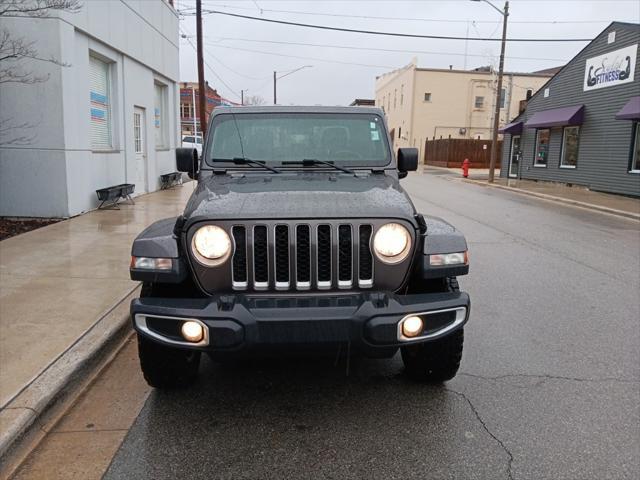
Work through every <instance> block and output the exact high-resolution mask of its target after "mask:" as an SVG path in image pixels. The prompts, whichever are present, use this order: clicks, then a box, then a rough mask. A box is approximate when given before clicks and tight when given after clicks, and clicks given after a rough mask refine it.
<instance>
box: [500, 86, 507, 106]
mask: <svg viewBox="0 0 640 480" xmlns="http://www.w3.org/2000/svg"><path fill="white" fill-rule="evenodd" d="M506 100H507V89H506V88H502V89H500V108H504V105H505V102H506Z"/></svg>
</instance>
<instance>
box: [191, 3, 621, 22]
mask: <svg viewBox="0 0 640 480" xmlns="http://www.w3.org/2000/svg"><path fill="white" fill-rule="evenodd" d="M208 5H210V6H211V7H213V8H230V9H235V10H254V8H251V7H243V6H237V5H225V4H208ZM187 10H193V7H187V8H185V9H182V10H180V12H181V13H182V12H185V11H187ZM260 11H261V12H269V13H286V14H293V15H309V16H317V17H338V18H359V19H370V20H385V21H395V20H398V21H410V22H435V23H467V22H471V21H472V20H460V19H441V18H423V17H384V16H377V15H350V14H346V13H325V12H304V11H301V10H280V9H273V8H260ZM474 21H475V22H476V23H490V24H494V23H497V24H500V23H501V22H500V21H496V20H474ZM509 23H511V24H513V23H522V24H598V23H599V24H602V23H610V21H609V20H510V21H509Z"/></svg>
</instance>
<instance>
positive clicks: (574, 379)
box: [458, 372, 640, 388]
mask: <svg viewBox="0 0 640 480" xmlns="http://www.w3.org/2000/svg"><path fill="white" fill-rule="evenodd" d="M458 375H464V376H466V377H472V378H479V379H482V380H493V381H496V382H500V380H503V379H507V378H538V379H540V381H538V382H536V383H535V384H533V385H531V387H539V386H540V385H542V384H543V383H544V382H546V381H547V380H564V381H571V382H585V383H601V382H617V383H626V384H634V383H635V384H640V380H631V379H627V378H616V377H605V378H580V377H565V376H562V375H548V374H542V375H540V374H533V373H507V374H504V375H496V376H487V375H477V374H473V373H466V372H459V373H458ZM500 383H506V384H507V385H511V386H513V387H520V388H529V386H528V385H527V386H524V387H523V386H522V385H514V384H512V383H509V382H500Z"/></svg>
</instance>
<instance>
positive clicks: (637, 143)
mask: <svg viewBox="0 0 640 480" xmlns="http://www.w3.org/2000/svg"><path fill="white" fill-rule="evenodd" d="M633 129H634V139H635V140H634V141H633V153H632V154H631V155H632V157H631V171H632V172H633V173H640V122H636V123H635V125H634V127H633Z"/></svg>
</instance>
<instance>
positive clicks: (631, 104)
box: [616, 97, 640, 120]
mask: <svg viewBox="0 0 640 480" xmlns="http://www.w3.org/2000/svg"><path fill="white" fill-rule="evenodd" d="M616 118H617V119H618V120H640V97H631V100H629V101H628V102H627V103H626V105H625V106H624V107H622V110H620V111H619V112H618V113H617V114H616Z"/></svg>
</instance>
